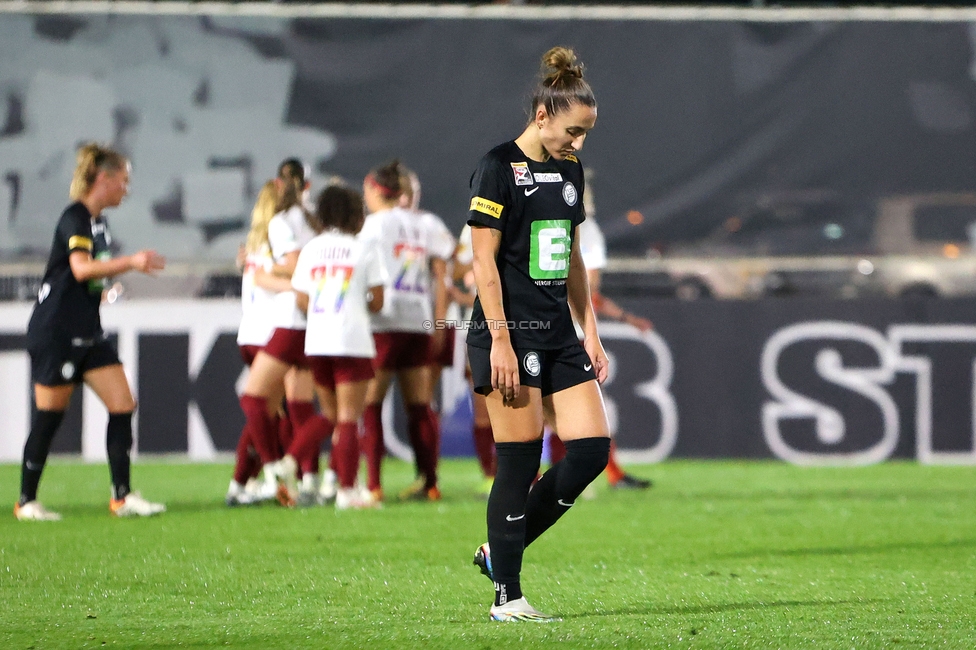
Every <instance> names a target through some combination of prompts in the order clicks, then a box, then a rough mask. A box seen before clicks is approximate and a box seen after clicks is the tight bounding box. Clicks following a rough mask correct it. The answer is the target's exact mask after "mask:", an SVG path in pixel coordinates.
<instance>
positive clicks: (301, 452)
mask: <svg viewBox="0 0 976 650" xmlns="http://www.w3.org/2000/svg"><path fill="white" fill-rule="evenodd" d="M332 431H333V425H332V423H331V422H329V421H328V420H327V419H326V418H325V417H324V416H322V415H318V414H314V415H312V416H311V417H309V418H307V419H305V421H304V422H303V424H302V428H301V429H299V430H297V431H296V432H295V438H294V439H293V440H292V441H291V446H290V447H288V453H289V454H291V456H292V457H293V458H294V459H295V460H297V461H298V465H299V467H301V470H302V472H309V473H313V474H314V473H317V471H318V464H317V462H316V461H317V459H318V457H319V454H320V453H321V450H322V442H323V441H324V440H325V439H326V438H328V437H329V436H330V435H331V434H332ZM313 468H314V470H315V471H313Z"/></svg>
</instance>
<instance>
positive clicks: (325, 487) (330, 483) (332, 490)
mask: <svg viewBox="0 0 976 650" xmlns="http://www.w3.org/2000/svg"><path fill="white" fill-rule="evenodd" d="M338 489H339V487H338V483H337V482H336V473H335V472H333V471H332V470H331V469H327V470H325V473H324V474H323V475H322V485H321V486H320V487H319V498H320V499H321V500H322V503H329V502H330V501H332V500H334V499H335V498H336V492H337V491H338Z"/></svg>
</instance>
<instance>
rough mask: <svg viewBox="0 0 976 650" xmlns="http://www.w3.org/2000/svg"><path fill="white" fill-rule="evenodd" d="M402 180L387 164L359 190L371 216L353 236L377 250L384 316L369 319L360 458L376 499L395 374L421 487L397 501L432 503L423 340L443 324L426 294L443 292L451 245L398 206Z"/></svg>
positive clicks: (431, 434)
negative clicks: (370, 349) (385, 411)
mask: <svg viewBox="0 0 976 650" xmlns="http://www.w3.org/2000/svg"><path fill="white" fill-rule="evenodd" d="M402 175H403V174H402V169H401V167H400V164H399V162H397V161H394V162H391V163H389V164H387V165H384V166H382V167H379V168H377V169H375V170H373V171H371V172H370V173H369V174H368V175H367V176H366V179H365V181H364V183H363V198H364V200H365V203H366V209H367V211H368V212H369V213H370V214H369V216H367V217H366V222H365V224H364V225H363V230H362V233H361V235H360V236H361V237H362V238H363V239H364V240H368V241H370V242H372V244H371V245H373V246H376V247H377V248H378V250H379V251H380V255H381V260H382V262H383V268H384V269H385V270H386V273H387V277H388V280H387V283H386V290H385V293H384V303H383V309H382V310H381V311H379V312H378V313H376V314H373V316H372V319H371V325H372V328H373V339H374V341H375V343H376V358H375V359H374V360H373V368H374V369H375V371H376V376H375V377H374V378H373V380H372V382H371V383H370V387H369V391H368V393H367V396H366V412H365V415H364V418H363V419H364V425H365V436H364V439H363V446H364V450H363V451H364V454H365V455H366V463H367V467H368V470H369V471H368V483H367V485H368V488H369V489H370V491H372V492H373V493H374V494H375V495H376V496H377V497H382V491H381V484H380V465H381V463H382V458H383V450H384V444H383V427H382V423H381V408H382V404H383V398H384V397H385V396H386V391H387V389H388V388H389V386H390V381H391V380H392V379H393V375H394V373H395V374H396V376H397V379H398V381H399V384H400V390H401V392H402V395H403V401H404V404H405V405H406V408H407V424H408V431H409V437H410V443H411V446H412V447H413V450H414V454H415V455H416V458H417V464H418V466H419V467H420V468H421V474H422V480H421V481H418V482H417V483H415V484H414V485H412V486H411V488H410V489H408V490H407V491H405V492H404V493H402V494H401V497H402V498H416V499H426V500H437V499H440V490H439V489H438V487H437V451H436V445H437V422H436V418H435V417H434V414H433V411H432V410H431V408H430V402H431V398H432V395H431V389H430V380H429V372H430V369H429V367H428V363H429V359H430V344H431V337H430V335H429V334H428V332H429V331H430V329H431V327H432V322H433V321H435V320H443V318H444V313H432V312H433V309H432V307H431V297H430V288H431V286H434V287H440V288H443V286H444V285H443V281H444V274H445V272H446V268H447V260H448V259H449V258H450V256H451V254H452V253H453V252H454V251H453V246H452V245H451V243H450V242H447V244H445V243H444V242H441V241H440V240H439V239H438V238H437V237H435V235H434V233H433V232H432V230H431V229H430V228H429V226H428V225H427V224H426V223H425V221H424V220H422V219H419V218H418V217H417V215H416V214H414V213H412V212H410V211H407V210H404V209H403V208H401V207H400V206H399V198H400V194H401V193H402V188H401V185H400V177H401V176H402ZM441 304H444V303H443V302H441Z"/></svg>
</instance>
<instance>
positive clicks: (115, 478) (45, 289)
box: [14, 144, 166, 521]
mask: <svg viewBox="0 0 976 650" xmlns="http://www.w3.org/2000/svg"><path fill="white" fill-rule="evenodd" d="M128 187H129V163H128V161H127V160H126V159H125V158H124V157H123V156H122V155H120V154H119V153H117V152H115V151H113V150H111V149H107V148H104V147H101V146H99V145H97V144H88V145H85V146H84V147H82V148H81V149H80V150H79V152H78V164H77V167H76V168H75V173H74V178H73V179H72V181H71V190H70V195H71V198H72V200H74V203H72V204H71V205H69V206H68V207H67V208H66V209H65V211H64V213H63V214H62V215H61V219H60V221H58V226H57V230H55V232H54V243H53V245H52V246H51V257H50V259H49V260H48V263H47V270H45V271H44V282H43V284H42V285H41V290H40V292H39V293H38V296H37V304H35V305H34V312H33V314H31V319H30V324H29V325H28V326H27V345H28V351H29V352H30V357H31V376H32V381H33V382H34V401H35V404H36V406H37V409H36V411H35V413H34V416H33V420H32V422H31V431H30V435H29V436H28V437H27V444H26V445H24V463H23V466H22V468H21V483H20V499H19V500H18V502H17V505H16V506H14V516H16V517H17V519H21V520H34V521H52V520H58V519H60V518H61V517H60V515H58V514H56V513H53V512H50V511H49V510H47V509H45V508H44V506H42V505H41V504H40V503H39V502H38V501H37V485H38V483H39V482H40V480H41V472H42V471H43V470H44V463H45V462H46V461H47V455H48V451H49V450H50V448H51V441H52V440H53V439H54V434H55V433H57V430H58V426H59V425H60V424H61V420H62V419H63V418H64V412H65V409H67V408H68V402H69V400H70V399H71V394H72V392H74V388H75V385H76V384H79V383H81V382H85V383H86V384H88V386H89V387H90V388H91V389H92V390H93V391H95V394H96V395H98V397H99V399H101V400H102V402H103V403H104V404H105V406H106V408H108V413H109V417H108V435H107V441H106V442H107V446H108V462H109V468H110V470H111V474H112V499H111V501H110V502H109V510H110V511H111V512H112V514H114V515H116V516H119V517H127V516H146V515H154V514H158V513H160V512H163V511H164V510H165V509H166V508H165V506H163V505H162V504H158V503H151V502H149V501H146V500H145V499H143V498H142V497H141V496H140V495H139V493H138V492H131V491H130V487H129V452H130V450H131V448H132V412H133V411H134V410H135V408H136V404H135V400H134V399H133V397H132V391H131V390H130V389H129V383H128V380H127V379H126V377H125V373H124V372H123V371H122V364H121V363H120V362H119V357H118V354H117V353H116V351H115V348H114V346H113V345H112V344H111V343H110V342H109V341H107V340H106V339H105V333H104V332H103V331H102V326H101V320H100V318H99V313H98V307H99V304H100V303H101V300H102V290H103V289H104V286H105V280H106V279H107V278H110V277H112V276H115V275H119V274H122V273H125V272H126V271H133V270H135V271H141V272H142V273H149V274H152V273H155V272H156V271H158V270H161V269H162V268H163V266H164V265H165V262H166V261H165V260H164V259H163V258H162V257H161V256H160V255H158V254H157V253H156V252H155V251H152V250H142V251H139V252H138V253H135V254H134V255H129V256H127V257H117V258H115V259H112V254H111V252H110V251H109V247H110V245H111V243H112V238H111V235H109V231H108V226H107V224H106V222H105V218H104V217H103V216H102V210H104V209H105V208H114V207H116V206H117V205H119V203H121V202H122V199H123V198H124V197H125V195H126V193H127V192H128Z"/></svg>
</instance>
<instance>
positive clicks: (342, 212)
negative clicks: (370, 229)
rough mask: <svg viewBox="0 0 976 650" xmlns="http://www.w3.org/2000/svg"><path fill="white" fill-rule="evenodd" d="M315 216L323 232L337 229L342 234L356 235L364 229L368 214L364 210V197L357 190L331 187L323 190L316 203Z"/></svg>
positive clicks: (338, 186) (340, 186)
mask: <svg viewBox="0 0 976 650" xmlns="http://www.w3.org/2000/svg"><path fill="white" fill-rule="evenodd" d="M315 216H316V218H317V220H318V221H319V223H320V224H321V227H322V230H325V229H326V228H335V229H337V230H339V231H340V232H344V233H346V234H349V235H355V234H356V233H358V232H359V231H360V230H362V228H363V221H364V220H365V219H366V213H365V211H364V210H363V197H362V195H360V194H359V192H357V191H356V190H352V189H349V188H348V187H343V186H342V185H330V186H329V187H327V188H325V189H324V190H322V193H321V194H319V199H318V201H316V203H315Z"/></svg>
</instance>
